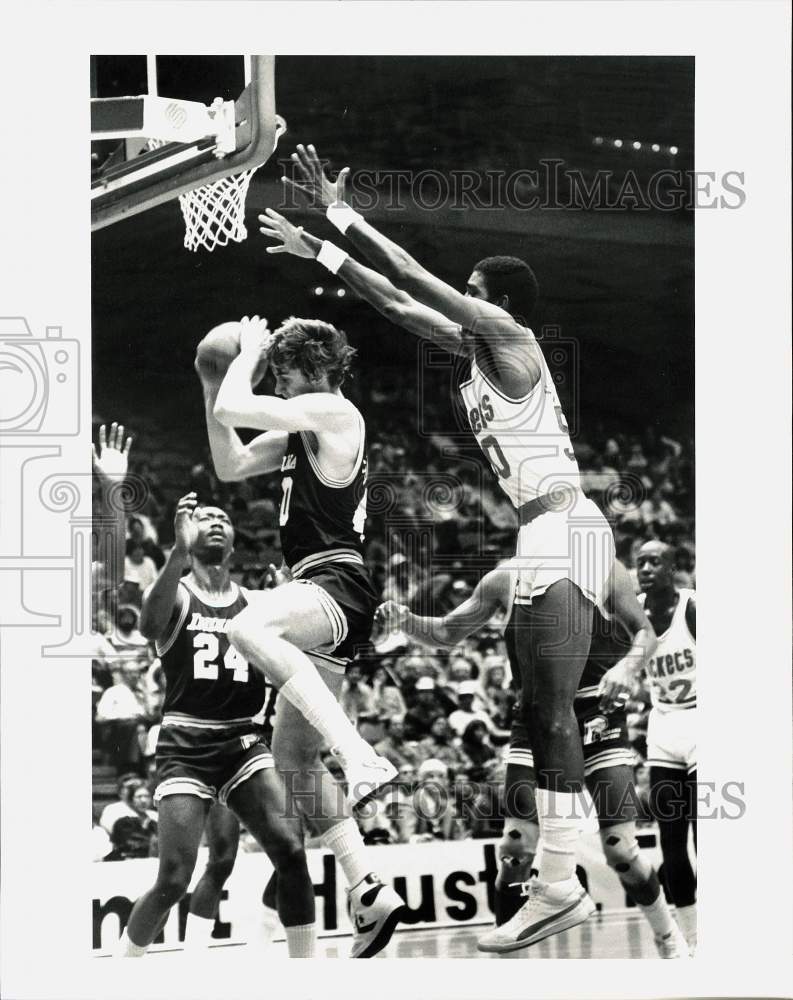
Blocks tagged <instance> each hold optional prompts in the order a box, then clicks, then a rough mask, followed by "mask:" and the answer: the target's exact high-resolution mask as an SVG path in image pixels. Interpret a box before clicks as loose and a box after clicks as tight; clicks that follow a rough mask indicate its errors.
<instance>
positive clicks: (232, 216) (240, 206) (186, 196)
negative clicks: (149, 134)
mask: <svg viewBox="0 0 793 1000" xmlns="http://www.w3.org/2000/svg"><path fill="white" fill-rule="evenodd" d="M275 123H276V124H275V140H274V142H273V152H274V151H275V148H276V146H277V145H278V140H279V139H280V138H281V136H282V135H283V133H284V132H285V131H286V122H285V121H284V119H283V118H281V116H280V115H276V116H275ZM148 145H149V148H151V149H156V148H157V147H158V146H161V145H162V143H161V142H159V141H158V140H156V139H149V142H148ZM259 166H261V164H259V165H257V166H255V167H251V168H250V169H248V170H243V171H241V172H240V173H238V174H229V175H228V176H226V177H221V178H220V179H219V180H217V181H213V182H212V183H211V184H204V185H202V186H201V187H197V188H192V189H191V190H190V191H185V192H184V193H183V194H180V195H179V205H180V207H181V209H182V218H183V219H184V225H185V233H184V245H185V248H186V249H187V250H193V251H195V250H198V248H199V247H204V249H205V250H209V251H210V253H211V252H212V250H214V249H215V247H218V246H220V247H223V246H228V244H229V243H232V242H233V243H242V241H243V240H244V239H247V236H248V231H247V229H246V228H245V199H246V197H247V195H248V187H249V186H250V183H251V178H252V177H253V175H254V174H255V173H256V171H257V170H258V169H259Z"/></svg>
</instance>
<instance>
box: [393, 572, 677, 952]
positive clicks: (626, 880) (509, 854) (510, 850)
mask: <svg viewBox="0 0 793 1000" xmlns="http://www.w3.org/2000/svg"><path fill="white" fill-rule="evenodd" d="M516 577H517V573H516V570H515V567H514V565H511V564H510V562H509V561H507V562H505V563H502V564H501V565H500V566H498V567H496V569H494V570H491V571H490V572H489V573H487V574H486V575H485V576H484V577H482V579H481V580H480V581H479V583H478V584H477V586H476V588H475V589H474V592H473V593H472V594H471V596H470V597H469V598H468V599H467V600H465V601H464V602H463V603H462V604H460V605H459V606H458V607H457V608H455V609H454V610H453V611H451V612H449V614H447V615H446V616H445V617H443V618H421V617H419V616H417V615H414V614H411V613H410V611H408V609H407V608H405V607H402V606H399V605H396V604H394V603H392V602H387V603H386V604H384V605H382V606H381V607H380V608H379V609H378V614H377V617H378V621H379V622H381V623H382V625H383V626H384V627H387V628H395V629H396V628H399V629H402V630H403V631H404V632H406V633H407V634H408V635H410V636H412V637H413V638H414V639H417V640H418V641H419V642H421V643H424V644H425V645H429V646H435V647H438V646H454V645H456V644H457V643H458V642H460V641H461V640H462V639H464V638H465V637H466V636H468V635H470V634H471V633H472V632H474V631H476V630H477V629H478V628H481V627H482V626H483V625H484V624H486V623H487V622H488V621H490V619H491V618H492V617H493V615H494V614H496V613H497V612H504V614H505V615H506V617H507V619H508V625H507V628H506V630H505V633H504V639H505V643H506V647H507V654H508V656H509V662H510V665H511V667H512V672H513V684H514V683H515V675H516V673H517V670H518V663H517V655H516V645H517V643H516V638H517V637H516V635H515V630H516V625H515V620H514V618H511V617H510V609H511V606H512V602H513V600H514V594H515V586H516ZM605 604H606V609H605V612H606V613H605V614H602V613H601V612H600V611H596V613H595V622H594V631H593V637H592V644H591V647H590V653H589V658H588V660H587V662H586V665H585V667H584V671H583V674H582V677H581V684H580V686H579V689H578V692H577V694H576V699H575V711H576V718H577V720H578V726H579V733H580V736H581V740H582V743H583V754H584V769H585V776H586V778H585V780H586V784H587V789H588V791H589V793H590V795H591V797H592V800H593V802H594V805H595V809H596V812H597V817H598V821H599V825H600V836H601V841H602V844H603V851H604V854H605V856H606V861H607V862H608V864H609V866H610V867H611V868H612V869H613V870H614V871H615V873H616V874H617V877H618V878H619V880H620V881H621V882H622V884H623V886H624V888H625V890H626V892H627V893H628V894H629V895H630V896H631V898H632V899H633V900H634V902H635V903H636V904H637V905H638V906H639V907H640V908H641V910H642V912H643V913H644V915H645V917H646V918H647V920H648V922H649V924H650V926H651V927H652V929H653V933H654V936H655V941H656V946H657V948H658V951H659V954H660V955H661V957H662V958H687V957H688V949H687V947H686V943H685V941H684V939H683V937H682V935H681V933H680V930H679V928H678V927H677V925H676V924H675V922H674V920H673V918H672V916H671V914H670V912H669V908H668V907H667V904H666V901H665V899H664V895H663V892H662V891H661V887H660V883H659V881H658V876H657V875H656V873H655V872H654V871H653V869H652V867H651V866H650V865H649V864H648V863H647V861H646V860H645V859H644V858H643V857H642V856H641V854H640V851H639V845H638V842H637V840H636V830H635V819H636V802H637V799H636V793H635V790H634V786H633V751H632V749H631V746H630V743H629V742H628V734H627V725H626V716H625V709H624V705H625V700H626V699H627V696H628V694H629V693H630V691H631V690H632V688H633V686H634V684H635V680H636V678H637V677H638V675H639V673H640V671H641V670H642V668H643V666H644V664H645V663H646V662H647V660H648V659H649V657H650V656H651V655H652V653H653V650H654V648H655V634H654V632H653V628H652V625H650V623H649V621H648V620H647V619H646V617H645V616H644V614H643V612H642V609H641V606H640V605H639V603H638V601H637V600H636V596H635V594H634V592H633V588H632V585H631V581H630V577H629V575H628V573H627V571H626V570H625V568H624V566H623V565H622V564H621V563H619V562H615V564H614V568H613V570H612V574H611V577H610V581H609V588H608V594H607V597H606V601H605ZM531 735H532V734H531V731H530V727H529V725H528V723H527V720H526V718H525V716H524V715H523V713H522V711H521V706H520V704H518V705H517V706H516V712H515V717H514V720H513V726H512V738H511V741H510V749H509V754H508V756H507V774H506V779H505V788H504V793H505V794H504V803H505V810H506V812H507V817H508V818H507V820H506V822H505V824H504V835H503V837H502V841H501V844H500V845H499V857H500V860H501V866H500V870H499V873H498V876H497V879H496V893H495V910H496V925H497V926H496V928H495V930H494V931H490V932H488V933H487V934H485V935H484V937H483V938H482V939H481V940H480V942H479V947H480V950H481V951H498V952H503V951H511V950H513V949H514V948H515V947H516V945H515V937H516V935H515V934H513V933H511V932H509V931H508V930H507V932H506V933H505V934H504V935H503V936H502V935H501V927H502V926H503V925H505V924H507V923H508V922H509V920H510V919H511V918H512V917H513V916H514V915H515V914H516V913H517V912H518V910H519V909H520V907H521V906H522V905H523V904H524V903H525V895H526V892H525V888H524V886H525V884H526V883H527V882H528V881H530V879H531V877H532V871H533V869H534V868H535V866H536V862H537V858H536V854H537V853H538V841H539V826H538V824H537V819H536V806H535V797H534V790H535V787H536V778H535V771H534V759H533V755H532V750H531ZM541 850H542V846H541V842H540V851H541ZM533 940H539V939H537V938H534V939H533ZM520 946H521V945H517V947H520Z"/></svg>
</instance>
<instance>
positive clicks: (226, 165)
mask: <svg viewBox="0 0 793 1000" xmlns="http://www.w3.org/2000/svg"><path fill="white" fill-rule="evenodd" d="M187 102H190V103H187ZM213 102H216V103H215V105H214V107H213ZM91 119H92V123H91V140H92V141H91V228H92V230H93V229H101V228H103V227H104V226H108V225H112V224H113V223H115V222H118V221H119V220H120V219H123V218H126V217H128V216H131V215H135V214H137V213H139V212H143V211H146V210H147V209H150V208H154V207H155V206H156V205H159V204H162V203H163V202H164V201H168V200H170V199H174V198H176V197H177V196H179V195H181V194H183V193H185V192H187V191H190V190H192V189H194V188H197V187H201V186H203V185H207V184H210V183H212V182H214V181H217V180H219V179H220V178H223V177H228V176H230V175H232V174H238V173H241V172H242V171H244V170H250V169H251V168H253V167H257V166H260V165H261V164H263V163H265V162H266V161H267V160H268V159H269V157H270V156H271V155H272V153H273V150H274V148H275V145H276V142H277V138H278V135H279V134H280V132H281V131H282V129H283V122H282V120H280V119H279V118H278V116H277V115H276V113H275V58H274V56H155V55H142V56H101V55H95V56H92V57H91ZM153 123H156V124H153ZM196 123H197V124H196ZM203 123H206V127H203ZM180 129H184V130H185V131H188V132H189V135H188V137H187V139H186V140H185V141H179V139H178V138H177V137H178V136H179V134H180V131H179V130H180ZM147 130H148V131H149V132H158V134H151V135H148V134H147ZM202 133H205V134H202ZM149 140H152V141H151V142H149ZM163 140H165V141H163ZM154 145H156V146H157V148H151V147H152V146H154Z"/></svg>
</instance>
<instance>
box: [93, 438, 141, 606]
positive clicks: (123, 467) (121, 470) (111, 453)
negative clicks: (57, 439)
mask: <svg viewBox="0 0 793 1000" xmlns="http://www.w3.org/2000/svg"><path fill="white" fill-rule="evenodd" d="M131 447H132V436H131V435H128V436H127V437H126V439H125V438H124V425H123V424H119V423H116V422H115V421H114V422H113V423H112V424H111V425H110V434H109V435H108V433H107V430H106V428H105V425H104V424H102V426H101V427H100V428H99V451H98V452H97V450H96V445H93V444H92V445H91V452H92V457H93V467H94V472H95V473H96V476H97V478H98V479H99V484H100V488H101V503H102V521H103V523H104V524H109V525H110V527H111V531H110V535H111V541H110V548H109V551H107V552H105V553H103V554H102V561H103V562H104V564H105V578H106V581H107V585H108V586H110V587H118V586H120V585H121V582H122V581H123V579H124V556H125V553H126V517H125V511H124V504H123V502H122V498H121V495H120V491H119V487H120V485H121V483H123V482H124V479H125V478H126V475H127V468H128V465H129V450H130V448H131Z"/></svg>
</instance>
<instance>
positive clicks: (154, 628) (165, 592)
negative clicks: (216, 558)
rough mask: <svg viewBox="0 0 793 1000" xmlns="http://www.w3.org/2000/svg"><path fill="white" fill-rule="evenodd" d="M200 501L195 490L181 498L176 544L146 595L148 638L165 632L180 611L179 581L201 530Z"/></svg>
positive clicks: (143, 621) (142, 619)
mask: <svg viewBox="0 0 793 1000" xmlns="http://www.w3.org/2000/svg"><path fill="white" fill-rule="evenodd" d="M197 504H198V496H197V494H195V493H187V494H185V495H184V496H183V497H181V498H180V499H179V502H178V503H177V505H176V513H175V515H174V520H173V528H174V544H173V548H172V549H171V551H170V553H169V554H168V558H167V559H166V561H165V565H164V566H163V568H162V570H161V571H160V575H159V576H158V577H157V579H156V580H155V581H154V583H153V584H152V585H151V586H150V587H149V588H148V589H147V591H146V593H145V594H144V595H143V606H142V607H141V611H140V623H139V628H140V631H141V633H142V634H143V635H144V636H145V637H146V638H147V639H159V638H161V637H162V636H163V635H165V632H166V629H167V628H168V625H169V624H170V623H171V622H172V620H173V619H174V617H175V616H176V615H177V613H178V611H179V608H178V606H177V594H178V590H179V581H180V580H181V578H182V575H183V573H184V571H185V569H186V568H187V567H188V566H189V565H190V549H191V547H192V545H193V542H194V541H195V537H196V534H197V530H196V526H195V523H194V522H193V512H194V511H195V509H196V506H197Z"/></svg>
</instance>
